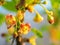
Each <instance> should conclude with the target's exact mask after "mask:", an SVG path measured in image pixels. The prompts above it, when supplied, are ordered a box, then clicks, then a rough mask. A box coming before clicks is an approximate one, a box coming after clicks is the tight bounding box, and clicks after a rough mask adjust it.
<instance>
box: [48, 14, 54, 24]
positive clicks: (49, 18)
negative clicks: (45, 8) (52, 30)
mask: <svg viewBox="0 0 60 45" xmlns="http://www.w3.org/2000/svg"><path fill="white" fill-rule="evenodd" d="M47 19H48V22H49V23H50V24H53V23H54V17H53V16H51V15H48V17H47Z"/></svg>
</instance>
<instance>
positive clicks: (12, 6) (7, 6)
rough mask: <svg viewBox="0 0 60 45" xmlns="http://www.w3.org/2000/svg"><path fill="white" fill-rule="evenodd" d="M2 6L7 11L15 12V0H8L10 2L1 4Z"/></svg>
mask: <svg viewBox="0 0 60 45" xmlns="http://www.w3.org/2000/svg"><path fill="white" fill-rule="evenodd" d="M3 7H4V8H5V9H7V10H9V11H13V12H16V11H17V10H16V2H15V1H13V0H12V1H10V2H6V4H5V5H3Z"/></svg>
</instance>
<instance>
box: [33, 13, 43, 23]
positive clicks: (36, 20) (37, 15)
mask: <svg viewBox="0 0 60 45" xmlns="http://www.w3.org/2000/svg"><path fill="white" fill-rule="evenodd" d="M33 20H34V22H37V23H39V22H42V21H43V17H42V16H41V15H40V14H39V13H37V14H36V16H35V17H34V19H33Z"/></svg>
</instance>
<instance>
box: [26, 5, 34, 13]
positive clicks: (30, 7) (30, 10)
mask: <svg viewBox="0 0 60 45" xmlns="http://www.w3.org/2000/svg"><path fill="white" fill-rule="evenodd" d="M27 9H28V11H29V12H31V13H32V12H33V11H34V8H33V6H32V5H29V6H28V7H27Z"/></svg>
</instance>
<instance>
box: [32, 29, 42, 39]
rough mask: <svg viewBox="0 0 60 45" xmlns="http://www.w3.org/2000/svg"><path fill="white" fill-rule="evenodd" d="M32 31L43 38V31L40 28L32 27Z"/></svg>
mask: <svg viewBox="0 0 60 45" xmlns="http://www.w3.org/2000/svg"><path fill="white" fill-rule="evenodd" d="M32 32H33V33H34V34H35V35H37V36H38V37H40V38H42V37H43V35H42V32H40V31H39V30H37V29H36V28H32Z"/></svg>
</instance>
